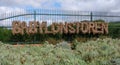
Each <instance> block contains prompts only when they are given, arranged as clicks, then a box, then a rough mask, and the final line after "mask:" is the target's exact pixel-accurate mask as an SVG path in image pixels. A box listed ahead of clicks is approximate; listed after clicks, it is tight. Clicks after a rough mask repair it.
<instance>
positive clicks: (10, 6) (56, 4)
mask: <svg viewBox="0 0 120 65" xmlns="http://www.w3.org/2000/svg"><path fill="white" fill-rule="evenodd" d="M119 6H120V0H0V13H4V12H6V11H13V10H14V11H19V10H20V9H62V10H79V11H107V12H119V11H120V7H119Z"/></svg>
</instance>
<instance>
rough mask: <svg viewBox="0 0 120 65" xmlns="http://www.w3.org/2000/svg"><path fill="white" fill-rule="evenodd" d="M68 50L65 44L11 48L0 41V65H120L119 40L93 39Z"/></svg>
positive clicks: (78, 43)
mask: <svg viewBox="0 0 120 65" xmlns="http://www.w3.org/2000/svg"><path fill="white" fill-rule="evenodd" d="M74 44H76V49H74V50H71V49H69V48H68V47H69V46H68V43H67V42H61V43H60V44H59V45H52V44H49V42H47V41H46V42H45V43H44V45H43V46H30V45H26V46H24V47H20V46H18V47H15V46H12V45H9V44H3V43H2V42H0V65H120V40H119V39H110V38H106V39H97V40H96V41H88V42H85V43H83V42H78V41H75V42H74Z"/></svg>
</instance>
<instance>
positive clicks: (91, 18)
mask: <svg viewBox="0 0 120 65" xmlns="http://www.w3.org/2000/svg"><path fill="white" fill-rule="evenodd" d="M90 21H91V22H92V21H93V14H92V12H90Z"/></svg>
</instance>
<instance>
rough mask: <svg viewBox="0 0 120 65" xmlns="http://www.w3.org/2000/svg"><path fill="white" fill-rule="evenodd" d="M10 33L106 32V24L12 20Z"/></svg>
mask: <svg viewBox="0 0 120 65" xmlns="http://www.w3.org/2000/svg"><path fill="white" fill-rule="evenodd" d="M12 33H13V34H14V35H15V34H22V35H23V34H25V33H27V34H36V33H40V34H57V33H60V34H68V33H70V34H74V33H76V34H79V33H83V34H91V33H92V34H108V24H107V23H105V22H85V21H84V22H65V23H61V22H60V23H57V22H54V23H52V24H51V25H49V26H48V25H47V22H45V21H43V22H42V23H40V22H38V21H30V22H29V24H27V23H26V22H25V21H23V22H20V21H13V22H12Z"/></svg>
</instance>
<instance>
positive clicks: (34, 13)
mask: <svg viewBox="0 0 120 65" xmlns="http://www.w3.org/2000/svg"><path fill="white" fill-rule="evenodd" d="M34 21H36V11H35V10H34Z"/></svg>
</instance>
